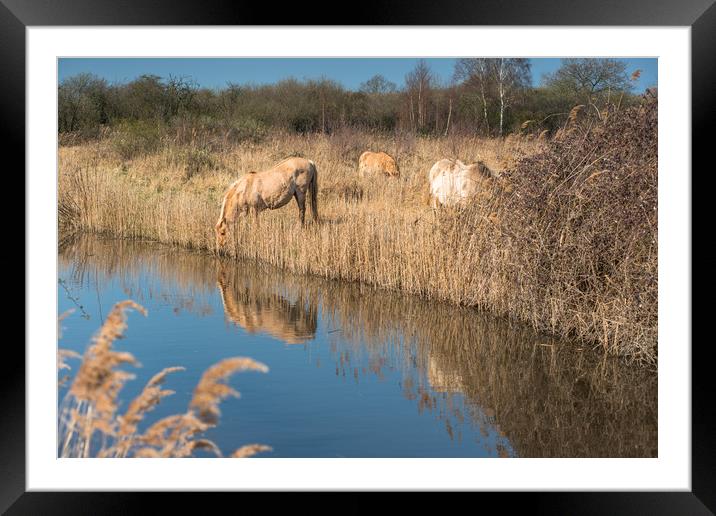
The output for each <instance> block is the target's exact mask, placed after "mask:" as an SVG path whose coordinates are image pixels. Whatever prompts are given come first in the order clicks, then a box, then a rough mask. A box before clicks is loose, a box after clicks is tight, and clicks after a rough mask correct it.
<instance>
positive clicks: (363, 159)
mask: <svg viewBox="0 0 716 516" xmlns="http://www.w3.org/2000/svg"><path fill="white" fill-rule="evenodd" d="M373 174H378V175H385V176H389V177H400V169H398V164H397V163H396V161H395V158H393V157H392V156H391V155H389V154H386V153H385V152H370V151H365V152H364V153H363V154H361V155H360V158H358V175H359V176H360V177H366V176H369V175H373Z"/></svg>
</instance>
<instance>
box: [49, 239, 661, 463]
mask: <svg viewBox="0 0 716 516" xmlns="http://www.w3.org/2000/svg"><path fill="white" fill-rule="evenodd" d="M60 264H61V265H62V266H63V267H64V268H67V269H68V270H70V271H71V272H70V276H71V278H70V282H74V284H81V283H82V282H86V281H95V282H97V283H101V282H102V281H107V280H108V279H109V278H111V277H115V278H117V277H120V278H121V279H122V284H123V285H124V289H125V293H126V294H127V295H128V296H130V297H133V298H135V299H137V300H139V301H141V297H142V296H153V297H158V298H160V299H162V300H164V301H166V302H168V303H172V305H173V306H174V307H175V310H188V311H191V312H193V313H196V314H205V313H209V312H210V307H209V303H208V299H209V298H210V297H211V296H212V295H217V292H216V289H217V285H218V295H219V296H220V297H221V301H222V303H223V308H224V312H225V317H226V318H227V319H228V320H230V321H232V322H233V323H235V324H237V325H239V326H241V327H242V328H244V329H245V330H246V331H248V332H252V333H253V332H263V333H268V334H270V335H272V336H273V337H275V338H277V339H280V340H282V341H284V342H287V343H290V344H295V343H304V345H306V346H307V347H308V348H309V349H310V348H311V347H317V346H321V345H323V344H324V343H326V342H327V343H328V344H329V346H330V350H331V356H332V357H333V358H334V359H335V371H336V375H338V376H340V377H346V378H348V379H350V378H351V377H352V378H353V380H354V381H356V382H358V381H360V378H361V377H364V376H366V375H375V376H376V377H378V378H383V377H384V376H387V375H388V374H390V373H396V372H397V373H398V374H399V377H400V385H399V387H398V388H399V389H400V390H401V392H402V395H403V396H404V397H405V398H407V399H408V400H413V401H412V402H414V403H415V404H416V408H417V410H418V411H420V412H421V413H429V414H433V415H434V416H435V417H437V418H439V419H440V420H441V421H442V424H443V425H444V427H445V431H446V432H447V433H448V435H449V436H450V438H451V439H455V440H460V439H465V438H468V437H469V436H467V435H466V432H465V428H469V429H472V430H474V432H473V433H475V435H478V434H479V435H482V436H483V437H486V436H487V435H488V432H489V433H493V434H494V433H496V434H497V435H498V436H499V437H498V439H496V440H494V442H493V441H492V440H487V439H485V442H492V445H491V446H492V447H493V449H492V450H487V451H488V452H489V453H490V454H493V455H499V456H521V457H609V456H619V457H655V456H656V455H657V428H656V420H657V411H656V407H657V403H656V401H657V400H656V392H657V379H656V375H655V374H654V373H650V372H647V371H643V370H637V369H633V368H630V367H626V366H624V365H623V364H622V363H620V362H619V361H618V360H615V359H611V358H608V359H604V358H600V357H599V356H597V354H595V353H593V352H592V351H591V350H589V349H583V350H582V349H581V348H579V346H578V345H575V344H574V343H562V342H558V341H555V340H552V339H550V338H545V337H544V336H540V335H536V334H535V333H534V332H532V331H531V330H529V329H527V328H525V327H523V326H520V325H516V324H512V323H510V322H508V321H505V320H501V319H496V318H493V317H487V316H483V315H481V314H479V313H477V312H476V311H474V310H472V309H466V308H459V307H454V306H448V305H443V304H440V303H435V302H429V301H426V300H423V299H419V298H416V297H410V296H402V295H398V294H395V293H391V292H385V291H379V290H376V289H372V288H369V287H366V286H363V285H357V284H350V283H343V282H336V281H328V280H322V279H317V278H312V277H303V276H297V275H291V274H287V273H284V272H282V271H279V270H276V269H272V268H268V267H261V266H258V265H252V264H248V263H235V262H225V261H223V260H220V259H217V258H215V257H212V256H207V255H203V254H198V253H192V252H190V251H183V250H177V249H167V248H166V247H163V246H160V245H158V244H147V243H141V242H131V241H122V240H103V239H98V238H95V237H81V238H77V239H74V240H72V241H70V242H69V243H68V244H67V245H66V246H65V247H63V249H61V251H60ZM316 365H317V366H318V367H322V366H323V364H320V363H318V362H317V363H316ZM331 367H332V366H331ZM460 400H461V401H462V402H458V401H460Z"/></svg>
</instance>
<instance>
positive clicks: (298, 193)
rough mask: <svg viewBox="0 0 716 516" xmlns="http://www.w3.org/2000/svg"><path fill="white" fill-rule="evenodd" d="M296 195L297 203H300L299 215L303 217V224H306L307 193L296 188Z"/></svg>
mask: <svg viewBox="0 0 716 516" xmlns="http://www.w3.org/2000/svg"><path fill="white" fill-rule="evenodd" d="M294 196H295V197H296V204H298V216H299V217H300V219H301V225H302V226H303V225H305V220H306V194H305V193H303V192H301V191H300V190H296V193H295V194H294Z"/></svg>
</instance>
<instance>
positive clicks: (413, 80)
mask: <svg viewBox="0 0 716 516" xmlns="http://www.w3.org/2000/svg"><path fill="white" fill-rule="evenodd" d="M433 80H434V79H433V74H432V72H431V71H430V67H429V66H428V64H427V62H426V61H425V60H424V59H421V60H419V61H418V63H417V64H416V65H415V68H413V70H412V71H411V72H410V73H409V74H408V75H406V76H405V87H406V92H407V94H408V97H409V99H410V119H411V120H412V121H413V124H414V129H415V130H417V131H418V132H420V131H422V130H424V129H425V126H426V123H427V113H428V101H429V98H430V93H431V88H432V84H433ZM414 101H415V102H414ZM415 104H417V117H416V116H415V114H414V109H415Z"/></svg>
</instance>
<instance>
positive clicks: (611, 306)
mask: <svg viewBox="0 0 716 516" xmlns="http://www.w3.org/2000/svg"><path fill="white" fill-rule="evenodd" d="M655 113H656V105H655V104H654V105H645V106H641V107H638V108H633V109H630V110H626V111H623V112H620V113H614V114H612V115H611V116H609V117H606V116H605V117H604V119H602V120H596V121H594V120H588V121H587V122H584V123H582V124H581V125H578V124H577V123H576V121H575V122H569V121H568V123H567V125H566V126H565V128H564V130H563V131H562V133H561V134H560V137H559V139H553V140H545V139H544V138H543V139H542V140H539V139H534V138H533V139H530V140H527V139H525V138H522V137H519V136H513V137H510V138H507V139H504V140H498V139H481V138H475V137H459V136H452V137H448V138H416V137H413V136H395V137H392V138H388V137H386V136H381V135H374V134H369V133H361V132H356V131H351V130H346V131H340V132H337V133H334V134H332V135H310V136H305V137H302V136H297V135H291V134H273V135H271V136H269V137H266V138H265V139H263V140H262V141H261V142H260V143H254V142H251V141H246V142H243V143H241V144H238V145H234V144H229V143H227V142H222V141H206V142H204V144H205V147H204V148H207V149H210V152H211V163H212V167H211V168H202V169H201V171H200V172H195V173H191V174H187V167H189V166H190V164H189V163H182V162H181V161H178V160H177V156H180V155H181V152H182V149H184V148H185V146H186V145H189V146H191V145H195V144H196V141H199V139H200V136H197V137H196V141H189V142H188V143H187V142H179V141H178V140H177V139H174V140H171V139H167V140H165V141H164V144H163V146H162V147H161V148H159V149H158V150H157V151H155V152H150V153H149V154H146V155H143V156H141V157H135V158H134V159H131V160H127V159H123V158H122V156H121V155H118V154H117V153H116V152H115V151H113V150H112V140H111V138H109V139H105V140H100V141H99V142H98V143H96V144H93V145H83V146H76V147H63V148H60V173H59V207H58V209H59V215H60V225H61V226H62V227H63V229H66V230H69V231H73V230H90V231H96V232H101V233H110V234H113V235H117V236H121V237H126V238H147V239H154V240H158V241H161V242H165V243H170V244H175V245H179V246H184V247H187V248H193V249H203V250H207V251H210V252H214V251H215V248H214V233H213V225H214V222H215V220H216V217H217V215H218V210H219V206H220V200H221V195H222V193H223V191H224V189H225V188H226V186H227V185H228V184H229V183H230V182H231V181H233V180H234V179H235V178H236V177H237V176H238V175H240V174H241V173H244V172H247V171H249V170H261V169H264V168H268V167H270V166H272V165H273V164H275V163H276V162H278V161H279V160H280V159H283V158H284V157H286V156H289V155H300V156H305V157H308V158H310V159H312V160H313V161H315V162H316V164H317V166H318V170H319V177H320V183H319V196H320V197H321V210H322V213H321V223H320V224H309V225H307V226H306V227H305V228H300V226H299V223H298V210H297V209H296V208H295V207H294V205H293V204H291V205H288V206H287V207H285V208H283V209H281V210H277V211H275V212H264V213H262V214H261V217H260V219H259V221H258V223H257V224H253V223H251V222H250V221H247V220H240V221H239V222H238V223H237V224H236V226H235V227H234V228H233V232H232V234H233V238H230V243H229V245H228V248H227V249H226V251H225V252H226V253H227V254H228V255H229V256H231V257H233V258H236V259H241V260H246V259H248V260H257V261H261V262H264V263H268V264H271V265H275V266H277V267H280V268H283V269H285V270H288V271H291V272H295V273H302V274H313V275H318V276H321V277H324V278H334V279H343V280H349V281H358V282H363V283H367V284H371V285H375V286H378V287H381V288H386V289H393V290H400V291H403V292H407V293H410V294H416V295H420V296H424V297H426V298H430V299H438V300H444V301H448V302H451V303H456V304H460V305H468V306H475V307H479V308H482V309H485V310H489V311H491V312H493V313H497V314H501V315H506V316H509V317H512V318H514V319H516V320H520V321H524V322H527V323H530V324H531V325H532V326H533V327H534V328H535V329H538V330H544V331H549V332H552V333H554V334H556V335H559V336H563V337H576V338H579V339H584V340H586V341H589V342H594V343H596V344H597V345H599V346H601V347H602V348H603V349H605V350H606V351H608V352H610V353H615V354H620V355H624V356H628V357H630V358H632V359H635V360H637V361H639V362H642V363H648V364H654V363H655V361H656V356H657V354H656V308H657V307H656V291H657V283H656V211H655V208H656V204H655V202H656V201H655V199H656V197H655V194H656V154H655V149H656V115H655ZM570 124H571V125H570ZM614 146H618V147H619V148H620V149H624V151H623V152H621V154H620V156H621V157H619V158H618V159H614V153H615V150H614V149H613V147H614ZM368 149H369V150H384V151H386V152H388V153H390V154H391V155H393V156H396V158H397V161H398V164H399V166H400V169H401V177H400V178H399V179H396V178H383V177H377V178H366V179H361V178H359V177H358V174H357V159H358V156H359V155H360V154H361V152H363V151H364V150H368ZM610 149H611V150H610ZM645 150H648V151H649V152H648V153H646V154H644V152H645ZM639 153H641V154H643V155H646V156H648V158H647V159H637V158H638V154H639ZM443 157H458V158H460V159H462V160H463V161H466V162H469V161H475V160H477V159H481V160H483V161H484V162H485V163H486V164H487V165H488V166H489V167H490V168H492V169H493V170H496V171H498V172H501V173H503V177H504V179H501V180H499V181H498V182H496V183H495V184H486V185H485V189H484V192H483V194H482V195H481V196H480V197H479V198H478V199H477V200H476V202H475V203H474V204H473V205H472V206H471V207H469V208H468V209H465V210H460V211H457V212H456V211H444V212H442V213H437V214H436V213H433V212H432V211H431V210H430V209H429V208H428V206H427V203H426V195H427V171H428V170H429V169H430V167H431V166H432V164H433V163H434V162H435V161H437V160H438V159H440V158H443ZM606 171H608V172H606ZM636 179H638V180H636ZM610 199H611V200H610ZM636 199H639V200H640V202H641V200H645V202H646V203H648V209H649V210H651V211H650V212H648V213H647V214H646V216H644V217H636V216H635V215H634V214H635V213H636V211H635V210H637V208H635V207H634V206H631V205H630V203H633V202H635V200H636ZM604 200H607V201H608V202H603V201H604ZM640 206H641V205H640ZM642 207H643V206H642ZM638 209H641V208H638ZM620 242H623V243H624V245H622V244H621V243H620Z"/></svg>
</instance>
